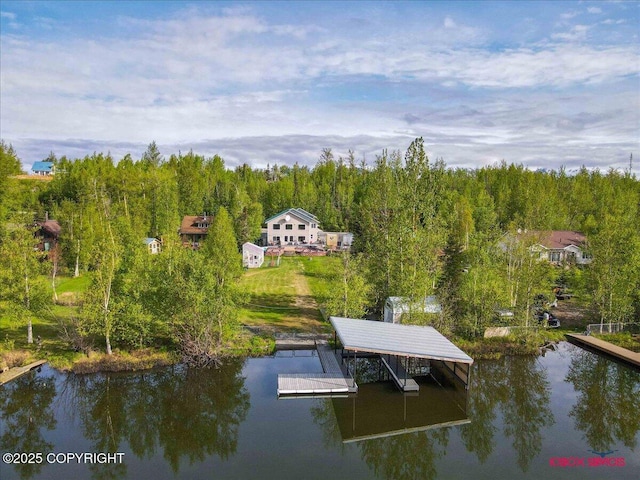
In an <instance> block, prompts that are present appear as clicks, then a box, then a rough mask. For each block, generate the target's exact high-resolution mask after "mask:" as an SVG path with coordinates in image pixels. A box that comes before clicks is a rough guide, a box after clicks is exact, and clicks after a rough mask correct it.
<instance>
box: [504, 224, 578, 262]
mask: <svg viewBox="0 0 640 480" xmlns="http://www.w3.org/2000/svg"><path fill="white" fill-rule="evenodd" d="M518 239H526V241H528V244H529V245H531V246H530V247H529V249H530V250H531V252H532V254H533V255H538V256H539V258H540V260H547V261H548V262H550V263H553V264H554V265H561V264H566V263H573V264H577V265H586V264H588V263H591V255H590V254H589V253H587V251H586V240H587V238H586V237H585V236H584V235H583V234H582V233H580V232H574V231H573V230H546V231H544V230H528V231H527V230H525V231H524V232H523V231H520V230H519V231H518V233H517V235H516V236H513V235H512V234H507V235H505V238H504V240H503V241H502V242H500V248H501V249H502V250H503V251H505V252H506V251H507V250H508V249H509V248H510V246H509V245H510V244H512V242H513V241H514V240H515V241H517V240H518Z"/></svg>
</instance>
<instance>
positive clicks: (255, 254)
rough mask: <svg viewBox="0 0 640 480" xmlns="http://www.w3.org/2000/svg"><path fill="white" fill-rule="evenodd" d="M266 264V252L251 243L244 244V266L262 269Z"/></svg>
mask: <svg viewBox="0 0 640 480" xmlns="http://www.w3.org/2000/svg"><path fill="white" fill-rule="evenodd" d="M263 263H264V250H263V249H262V247H259V246H258V245H254V244H253V243H251V242H246V243H243V244H242V266H243V267H245V268H260V267H261V266H262V264H263Z"/></svg>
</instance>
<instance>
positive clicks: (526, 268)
mask: <svg viewBox="0 0 640 480" xmlns="http://www.w3.org/2000/svg"><path fill="white" fill-rule="evenodd" d="M51 158H52V159H53V160H54V161H55V162H56V175H55V177H54V179H53V180H52V181H50V182H33V181H30V180H19V179H15V178H11V176H12V175H14V174H17V173H20V161H19V158H18V157H17V155H16V152H15V151H14V150H13V149H12V147H11V146H8V145H7V144H5V143H4V142H0V243H1V244H2V247H1V248H3V257H2V259H0V277H1V279H2V282H0V291H1V295H2V299H3V300H2V303H1V305H2V306H3V307H4V310H5V312H11V313H12V318H14V320H15V322H18V323H20V322H22V323H21V325H24V323H25V322H27V320H26V319H27V317H30V318H32V319H33V321H38V319H40V318H42V315H44V314H45V313H46V315H49V313H47V311H48V309H49V308H50V303H51V299H50V293H49V290H48V288H49V287H47V285H46V283H47V282H46V280H44V277H43V276H42V275H43V273H50V272H51V266H50V265H48V264H47V262H49V261H50V260H45V259H44V258H41V257H39V256H38V254H37V253H35V252H33V245H32V244H31V243H32V240H33V237H32V232H29V233H26V230H24V228H23V227H24V226H25V225H32V224H33V221H34V219H35V218H40V217H42V216H44V213H45V212H49V213H50V217H51V218H55V219H57V220H58V221H59V223H60V224H61V227H62V229H61V237H60V239H59V246H60V249H61V262H60V265H61V270H62V271H61V274H62V275H66V276H67V277H71V276H73V277H76V278H78V279H81V280H78V281H83V282H90V285H76V286H74V285H73V284H68V285H66V286H65V282H67V281H68V280H64V281H62V282H59V284H58V287H57V290H58V292H59V293H64V292H65V290H66V291H68V292H74V302H82V301H84V306H83V310H82V315H81V316H80V317H79V318H80V320H81V321H80V322H79V324H78V325H77V328H78V329H79V330H81V332H80V333H82V334H83V335H84V339H85V340H87V341H89V340H91V341H96V342H97V341H99V342H105V345H107V344H109V343H110V342H113V344H114V346H115V347H116V348H118V347H119V348H123V347H125V348H138V347H141V346H143V347H144V346H148V345H157V344H166V343H167V342H169V343H171V342H174V343H176V344H178V345H181V346H184V345H185V340H189V341H190V342H191V341H193V342H195V344H197V345H199V351H200V352H204V354H205V356H206V355H212V354H218V353H220V352H224V351H225V349H226V348H230V345H231V344H233V343H234V342H236V341H239V340H238V338H239V337H238V335H237V328H236V326H237V324H238V320H237V310H238V308H239V306H240V305H241V304H242V303H243V300H245V299H246V297H247V296H249V295H250V296H251V299H250V303H255V304H257V305H262V304H266V305H269V306H273V307H285V308H287V309H291V310H285V311H277V310H274V309H271V310H267V309H262V310H259V307H255V308H253V307H251V308H246V309H243V310H242V320H243V322H247V323H250V324H254V325H255V324H256V323H259V322H262V323H263V324H269V323H271V324H272V325H277V326H278V328H287V329H296V328H297V327H299V326H300V325H301V324H303V323H304V322H307V321H308V323H305V326H307V325H313V327H309V328H314V329H315V328H316V327H317V306H318V305H317V304H316V303H315V302H316V301H317V302H318V303H319V304H320V305H321V306H326V307H327V311H329V312H330V313H333V312H336V313H339V314H345V315H350V316H358V317H359V316H361V315H362V313H363V312H364V311H365V310H370V311H371V310H373V311H375V309H376V307H378V308H379V306H380V305H381V304H382V302H384V300H385V299H386V298H387V297H388V296H392V295H394V296H406V297H409V298H410V299H412V300H414V301H416V300H420V299H422V298H424V297H425V296H427V295H431V294H434V293H435V294H437V295H438V298H439V300H440V302H441V303H442V305H443V308H444V314H443V316H442V317H439V319H438V322H440V323H439V326H440V327H441V328H442V329H443V331H446V332H451V333H454V334H456V335H460V336H465V337H469V338H472V337H475V336H477V335H481V334H482V332H483V330H484V329H485V328H486V327H487V326H491V325H493V324H494V322H495V310H496V309H497V308H511V309H513V310H514V311H515V313H516V315H517V317H516V323H518V324H522V325H528V324H529V323H530V321H531V319H532V316H531V313H532V308H533V303H534V299H535V296H536V295H537V294H540V293H542V294H546V295H550V294H551V291H550V287H551V285H552V284H553V283H554V282H561V283H566V284H568V285H569V288H570V289H571V290H572V291H573V293H577V294H578V295H579V300H580V301H581V302H582V303H583V304H592V305H593V307H595V310H596V311H597V312H598V313H599V316H600V319H601V321H603V322H609V321H611V322H614V321H627V320H629V319H630V318H633V317H634V316H637V315H638V314H640V293H639V292H640V231H639V227H638V225H640V211H639V208H638V206H639V205H640V182H638V180H637V179H636V178H635V177H634V176H631V175H630V174H620V173H617V172H614V171H610V172H606V173H602V172H599V171H588V170H587V169H584V168H583V169H581V170H580V171H579V172H578V173H577V174H575V175H569V174H567V173H566V172H565V171H564V170H561V171H559V172H541V171H540V172H532V171H529V170H527V169H526V168H524V167H523V166H522V165H507V164H506V163H502V164H497V165H492V166H487V167H484V168H481V169H478V170H473V171H471V170H463V169H457V170H452V169H446V168H445V165H444V163H443V162H442V161H435V162H432V161H430V159H429V158H428V157H427V155H426V150H425V143H424V141H423V140H422V139H421V138H419V139H416V140H415V141H413V142H412V143H411V144H410V145H409V146H408V149H407V151H406V152H405V153H404V154H402V153H401V152H387V151H383V152H382V153H381V155H380V156H379V157H378V158H377V159H376V160H375V162H374V164H373V165H370V166H367V165H366V162H365V161H364V159H363V160H361V161H359V162H357V161H356V159H355V158H354V155H353V153H352V152H349V154H348V155H347V157H346V158H342V157H338V156H337V155H335V154H334V153H333V152H332V151H331V149H328V148H327V149H324V150H323V151H322V152H320V156H319V159H318V162H317V163H316V165H315V166H312V167H310V166H301V165H299V164H296V165H293V166H292V167H289V166H282V165H277V164H271V165H270V166H268V167H267V168H266V169H257V168H251V167H250V166H249V165H247V164H243V165H241V166H239V167H237V168H235V169H234V170H230V169H228V168H226V166H225V163H224V160H223V159H222V158H220V157H219V156H217V155H216V156H213V157H210V158H207V157H204V156H201V155H198V154H197V153H194V152H192V151H190V152H188V153H187V154H182V153H180V154H178V155H171V156H169V157H168V158H167V159H165V157H163V155H162V154H161V153H160V151H159V150H158V147H157V145H156V144H155V142H152V143H151V144H150V145H149V146H148V148H147V151H146V152H145V153H144V154H143V156H142V159H141V160H140V161H134V160H133V159H132V158H131V156H130V155H126V156H125V157H124V158H122V159H120V160H119V161H116V160H115V159H113V158H112V157H111V156H110V155H108V154H107V155H105V154H102V153H94V154H93V155H90V156H86V157H84V158H81V159H69V158H65V157H62V158H59V159H56V158H55V156H53V154H52V156H51ZM289 207H301V208H304V209H306V210H308V211H310V212H312V213H314V214H315V215H317V216H318V217H319V221H320V226H321V228H323V229H324V230H325V231H334V230H335V231H351V232H353V233H354V238H355V242H356V245H355V248H354V252H353V253H354V254H355V255H350V256H349V255H347V256H344V257H341V258H327V259H315V258H314V259H313V260H312V261H306V262H305V261H302V260H300V259H291V262H289V263H283V264H282V265H281V267H279V268H280V269H281V272H280V273H272V272H269V274H265V273H264V272H266V270H264V269H261V270H264V271H261V272H260V275H256V276H255V278H258V277H260V278H263V281H264V282H265V285H266V286H268V287H270V289H267V290H266V291H262V290H260V288H261V287H264V286H265V285H253V284H252V283H251V282H252V281H253V280H251V278H252V275H249V274H247V275H245V277H243V278H242V280H241V282H242V285H243V289H244V290H246V291H247V292H249V293H248V294H247V295H244V296H243V295H242V294H241V293H240V292H241V290H240V289H239V288H238V286H237V282H238V279H239V277H240V274H241V263H240V256H239V254H238V246H239V244H241V243H243V242H245V241H255V240H257V238H259V236H260V227H261V224H262V222H263V221H264V219H265V218H267V217H269V216H271V215H273V214H274V213H277V212H279V211H281V210H284V209H286V208H289ZM18 212H26V213H24V214H23V215H22V217H23V218H18V217H17V216H16V215H17V213H18ZM203 212H207V213H208V214H209V215H211V216H212V218H213V219H214V222H213V225H212V226H211V230H210V235H209V236H208V239H207V241H205V242H204V244H203V246H202V249H201V250H200V251H198V252H193V251H188V250H184V249H183V248H181V247H180V246H179V245H178V239H177V235H176V232H177V229H178V228H179V225H180V221H181V218H182V216H183V215H195V214H200V213H203ZM518 229H520V231H521V232H525V231H528V232H532V231H544V230H550V229H567V230H568V229H571V230H579V231H582V232H583V233H585V234H586V235H587V239H588V244H589V250H590V253H591V254H592V256H593V263H592V264H591V265H587V266H581V267H579V268H577V267H574V266H570V265H567V266H565V267H563V268H560V267H558V268H555V267H553V268H552V267H550V266H549V265H548V264H546V263H545V262H541V261H537V259H535V258H534V257H533V256H532V255H531V253H532V251H533V250H535V244H536V243H537V241H538V240H539V239H536V238H533V237H531V236H529V237H527V236H526V235H519V234H518V233H517V231H518ZM19 231H21V233H20V235H22V240H21V242H22V243H21V245H23V246H26V245H27V243H29V242H31V243H30V246H29V247H28V248H27V247H25V248H26V250H28V249H31V250H30V251H29V255H27V259H28V261H27V263H28V264H29V267H28V268H29V269H32V270H33V271H34V272H35V274H34V275H31V274H29V275H28V278H29V282H31V283H30V290H29V294H30V300H29V308H27V309H25V307H24V305H25V300H24V295H23V294H22V293H20V292H21V291H22V287H21V285H24V276H22V277H21V280H20V279H19V278H18V277H19V275H22V274H18V270H19V269H18V266H19V265H21V263H20V262H21V261H22V260H20V261H18V260H19V258H18V257H19V255H18V253H17V252H19V251H26V250H25V249H23V250H21V248H22V247H20V248H19V247H18V246H17V244H16V242H17V236H19V235H18V233H19ZM507 232H510V233H509V234H508V235H506V237H505V234H506V233H507ZM147 236H153V237H158V238H161V239H162V241H163V252H162V253H161V254H160V255H156V256H149V255H148V254H147V253H146V252H145V251H144V248H143V245H142V240H143V238H145V237H147ZM516 239H518V241H515V240H516ZM511 240H513V241H511ZM18 243H20V242H18ZM23 257H24V255H23ZM287 261H288V260H287ZM277 270H278V269H273V272H277ZM24 271H25V270H24V269H22V272H24ZM251 273H252V274H253V272H251ZM262 275H263V276H262ZM288 275H289V276H290V277H289V279H290V280H291V281H292V282H294V281H295V282H297V283H296V284H295V285H294V284H293V283H291V282H289V283H287V284H286V285H285V284H280V283H278V282H280V281H281V279H282V278H285V279H286V278H287V276H288ZM32 280H33V281H32ZM282 281H283V282H284V280H282ZM40 283H42V285H40ZM85 287H86V288H87V291H86V293H85V292H84V290H85ZM254 287H255V288H254ZM309 290H311V293H310V294H309ZM14 305H18V306H20V305H22V306H21V307H19V308H18V307H15V308H14ZM247 307H249V306H247ZM69 308H70V309H71V307H69ZM28 312H31V313H28ZM42 312H45V313H42ZM63 316H64V317H65V319H66V318H68V315H67V314H66V313H65V315H63ZM424 320H425V321H429V322H432V321H433V319H429V318H425V319H424ZM15 322H14V323H15ZM296 322H297V323H298V324H297V325H296ZM432 323H433V322H432ZM21 328H22V327H21ZM107 339H108V340H107ZM245 340H246V339H245ZM245 340H243V342H244V341H245ZM193 342H192V344H193ZM247 342H249V341H248V340H247ZM186 343H189V342H186ZM249 343H250V342H249ZM227 351H228V350H227Z"/></svg>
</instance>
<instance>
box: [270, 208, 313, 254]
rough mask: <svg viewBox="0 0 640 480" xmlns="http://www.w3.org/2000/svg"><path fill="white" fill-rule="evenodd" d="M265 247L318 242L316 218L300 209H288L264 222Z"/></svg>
mask: <svg viewBox="0 0 640 480" xmlns="http://www.w3.org/2000/svg"><path fill="white" fill-rule="evenodd" d="M265 224H266V237H267V238H266V243H267V245H301V244H309V243H317V242H318V231H319V230H320V228H319V226H320V224H319V222H318V218H317V217H316V216H315V215H313V214H312V213H309V212H307V211H306V210H303V209H302V208H289V209H287V210H284V211H282V212H280V213H277V214H275V215H274V216H273V217H271V218H267V219H266V220H265Z"/></svg>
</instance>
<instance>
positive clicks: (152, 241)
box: [144, 237, 162, 255]
mask: <svg viewBox="0 0 640 480" xmlns="http://www.w3.org/2000/svg"><path fill="white" fill-rule="evenodd" d="M144 244H145V245H146V246H147V250H148V251H149V253H150V254H151V255H155V254H157V253H160V251H161V250H162V244H161V243H160V240H158V239H157V238H151V237H149V238H145V239H144Z"/></svg>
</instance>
